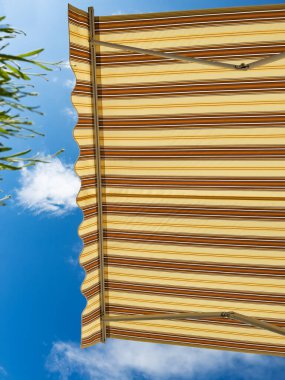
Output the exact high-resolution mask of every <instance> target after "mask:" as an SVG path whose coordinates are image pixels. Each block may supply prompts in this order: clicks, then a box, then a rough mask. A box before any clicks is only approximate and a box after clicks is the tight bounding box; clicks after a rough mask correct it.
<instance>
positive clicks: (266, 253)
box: [104, 240, 285, 291]
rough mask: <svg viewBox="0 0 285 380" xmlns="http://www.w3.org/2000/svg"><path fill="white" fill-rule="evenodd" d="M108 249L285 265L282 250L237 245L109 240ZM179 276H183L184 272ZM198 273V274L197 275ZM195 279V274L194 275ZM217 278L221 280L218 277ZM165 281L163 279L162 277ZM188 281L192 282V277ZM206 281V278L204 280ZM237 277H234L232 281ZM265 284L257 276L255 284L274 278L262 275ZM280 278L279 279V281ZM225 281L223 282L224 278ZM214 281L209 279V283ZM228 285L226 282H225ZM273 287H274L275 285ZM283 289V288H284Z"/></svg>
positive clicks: (140, 254) (156, 256)
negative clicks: (242, 247)
mask: <svg viewBox="0 0 285 380" xmlns="http://www.w3.org/2000/svg"><path fill="white" fill-rule="evenodd" d="M104 249H105V252H106V254H107V255H111V256H118V257H121V256H123V257H126V258H128V257H131V258H132V257H143V258H145V259H156V260H174V261H175V260H176V261H187V260H192V261H196V262H209V261H211V263H217V264H219V263H221V264H223V263H231V264H232V265H235V264H237V265H240V264H241V263H242V264H243V265H249V266H253V267H254V266H256V265H261V266H268V265H269V266H276V267H278V266H283V267H285V257H284V254H283V253H282V251H277V250H271V249H268V250H251V249H245V250H239V249H235V248H228V247H224V248H223V247H199V246H197V247H193V246H191V247H188V246H182V245H181V246H174V247H171V246H169V247H168V246H166V245H156V246H154V245H153V246H152V245H150V244H148V243H147V242H145V243H140V242H139V243H137V242H129V241H110V240H108V241H105V242H104ZM128 275H129V273H128ZM162 275H163V273H162V274H159V275H158V274H157V278H158V279H161V276H162ZM169 276H170V273H169V272H168V274H167V277H168V278H169ZM179 276H183V275H182V274H181V273H180V275H179ZM197 276H198V275H197ZM191 278H192V277H191ZM216 280H217V279H216ZM159 281H162V280H159ZM187 281H190V279H189V278H188V280H187ZM197 281H198V282H202V278H201V276H200V275H199V277H198V280H197ZM203 281H205V279H203ZM226 281H227V282H228V283H229V281H230V279H229V278H227V279H226ZM232 281H233V279H231V283H232ZM260 281H262V284H261V283H259V280H257V278H254V284H258V285H259V286H265V285H266V286H267V285H268V286H269V285H270V286H271V284H272V281H270V283H269V284H268V283H267V281H266V280H265V279H264V278H261V279H260ZM278 281H279V280H278ZM220 282H221V281H220ZM240 283H241V278H239V286H240ZM211 284H213V282H211V283H210V284H209V282H207V286H210V285H211ZM224 285H225V283H224ZM245 285H246V286H249V288H250V282H248V281H247V282H246V284H245ZM280 286H281V285H280V284H279V283H278V285H277V284H276V283H275V282H274V283H273V285H272V287H274V288H276V289H281V288H280ZM272 287H271V288H272ZM280 291H281V290H280Z"/></svg>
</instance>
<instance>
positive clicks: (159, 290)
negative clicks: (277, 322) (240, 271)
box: [106, 279, 285, 304]
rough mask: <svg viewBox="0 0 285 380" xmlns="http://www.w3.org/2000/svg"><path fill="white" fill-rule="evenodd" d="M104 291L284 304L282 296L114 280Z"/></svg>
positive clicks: (108, 281)
mask: <svg viewBox="0 0 285 380" xmlns="http://www.w3.org/2000/svg"><path fill="white" fill-rule="evenodd" d="M106 289H107V290H112V291H116V290H118V291H123V292H126V293H148V294H158V295H162V296H164V295H168V296H169V295H173V296H175V297H191V298H205V299H207V298H209V299H223V300H237V301H238V302H257V303H265V304H266V303H275V304H285V295H284V294H274V293H272V294H263V293H252V292H251V293H249V292H230V291H223V290H218V289H217V290H212V289H203V288H192V287H174V286H159V285H154V284H152V285H150V284H140V283H132V282H128V281H126V282H119V281H114V280H111V279H110V280H107V281H106Z"/></svg>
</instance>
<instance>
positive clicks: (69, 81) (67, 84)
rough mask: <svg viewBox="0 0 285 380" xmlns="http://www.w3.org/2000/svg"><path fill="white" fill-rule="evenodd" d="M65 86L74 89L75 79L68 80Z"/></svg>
mask: <svg viewBox="0 0 285 380" xmlns="http://www.w3.org/2000/svg"><path fill="white" fill-rule="evenodd" d="M64 86H65V87H67V88H71V89H73V87H74V86H75V79H67V80H66V81H65V82H64Z"/></svg>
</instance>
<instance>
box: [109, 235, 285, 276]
mask: <svg viewBox="0 0 285 380" xmlns="http://www.w3.org/2000/svg"><path fill="white" fill-rule="evenodd" d="M114 235H115V233H114V232H112V231H110V233H108V232H107V233H106V237H107V239H108V238H110V239H114ZM121 235H122V238H123V237H124V236H126V235H127V234H126V233H124V232H123V231H122V234H121ZM128 235H132V234H131V233H128ZM145 235H148V236H149V239H151V240H152V241H153V242H155V243H156V242H157V241H156V240H154V237H156V238H157V237H158V234H156V235H154V234H153V235H151V234H145ZM160 238H161V241H162V242H163V241H164V240H163V238H164V239H165V237H163V238H162V236H160ZM219 238H220V239H221V240H223V241H227V240H226V239H227V238H226V237H225V236H224V237H219ZM115 239H116V236H115ZM118 239H120V238H118ZM196 239H197V237H196ZM216 239H217V237H216ZM130 240H131V237H130ZM177 240H178V238H177ZM177 240H175V242H174V245H175V243H176V242H177ZM197 240H198V239H197ZM207 240H211V237H207V238H206V237H205V241H207ZM212 240H214V239H213V238H212ZM228 240H229V239H228ZM236 240H238V239H236ZM248 240H249V239H248ZM252 240H253V239H252ZM262 240H263V241H262ZM262 240H261V241H260V242H258V241H256V245H257V246H258V245H259V244H260V245H262V244H263V245H264V240H265V239H262ZM276 240H277V239H276ZM168 241H169V244H170V239H169V240H168ZM275 243H276V241H275ZM105 263H106V264H107V265H108V266H110V267H112V266H117V267H124V266H126V267H128V268H141V269H150V270H152V271H155V270H162V271H175V272H177V273H179V271H183V272H187V273H192V272H202V273H207V274H215V273H219V274H222V275H238V276H249V275H250V276H253V277H255V276H257V277H258V276H268V277H274V276H277V277H279V276H280V277H281V278H282V277H283V278H284V274H285V267H283V268H282V267H276V266H275V267H269V266H268V267H260V266H254V267H250V266H248V265H247V266H246V265H244V266H242V265H229V264H228V265H227V264H218V265H217V264H211V263H209V264H207V263H201V262H198V263H195V262H193V261H190V260H189V261H179V262H176V261H173V260H151V259H147V260H145V259H143V258H134V257H133V258H129V257H128V258H124V257H116V256H115V257H113V256H109V255H108V256H107V257H106V258H105Z"/></svg>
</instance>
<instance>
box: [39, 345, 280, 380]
mask: <svg viewBox="0 0 285 380" xmlns="http://www.w3.org/2000/svg"><path fill="white" fill-rule="evenodd" d="M273 361H274V359H273V358H268V357H262V356H259V355H252V354H250V355H246V354H238V353H233V352H224V351H215V350H202V349H197V348H196V349H193V348H190V347H179V346H167V345H160V344H153V343H139V342H131V341H120V340H110V341H108V342H107V344H105V345H101V344H99V345H97V346H96V347H94V348H89V349H85V350H82V349H80V348H79V347H78V346H77V345H75V344H73V343H66V342H57V343H54V345H53V347H52V350H51V352H50V355H49V357H48V359H47V363H46V367H47V369H48V370H49V371H50V372H52V373H57V374H58V375H59V379H61V380H68V379H70V378H71V376H72V375H74V374H77V375H81V376H82V378H84V379H86V380H87V379H88V380H103V379H108V380H130V379H134V378H136V377H135V375H134V374H136V375H138V374H139V375H140V377H142V378H147V379H152V380H162V379H163V380H166V379H187V380H192V379H193V380H194V379H198V378H199V379H201V378H202V377H204V376H205V378H210V377H209V376H213V375H218V374H219V373H220V374H221V373H223V372H224V371H226V370H228V371H230V372H231V373H233V372H234V371H236V370H238V369H239V368H241V367H242V368H243V372H242V375H241V377H239V379H246V380H252V379H263V378H264V377H263V376H262V373H263V371H264V368H265V366H268V365H269V363H272V364H273ZM259 376H261V377H259ZM72 378H73V377H72Z"/></svg>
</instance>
